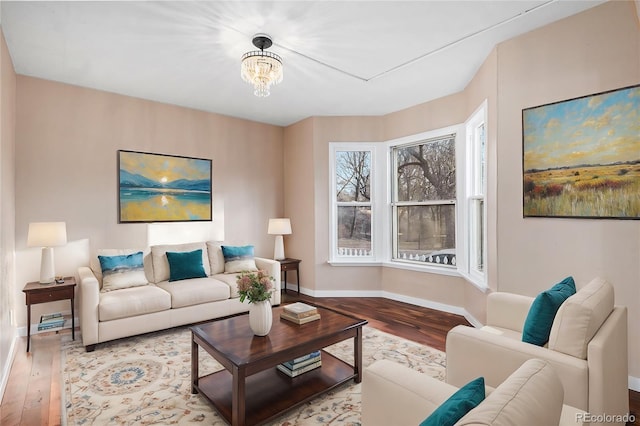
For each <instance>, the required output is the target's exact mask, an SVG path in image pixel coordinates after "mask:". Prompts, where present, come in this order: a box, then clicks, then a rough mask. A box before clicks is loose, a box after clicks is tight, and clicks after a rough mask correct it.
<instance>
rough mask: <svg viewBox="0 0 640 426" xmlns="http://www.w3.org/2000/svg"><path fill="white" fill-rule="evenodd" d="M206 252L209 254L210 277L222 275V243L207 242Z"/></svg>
mask: <svg viewBox="0 0 640 426" xmlns="http://www.w3.org/2000/svg"><path fill="white" fill-rule="evenodd" d="M207 252H208V253H209V264H210V265H209V266H210V267H211V275H215V274H222V273H224V255H223V254H222V243H221V242H219V241H207Z"/></svg>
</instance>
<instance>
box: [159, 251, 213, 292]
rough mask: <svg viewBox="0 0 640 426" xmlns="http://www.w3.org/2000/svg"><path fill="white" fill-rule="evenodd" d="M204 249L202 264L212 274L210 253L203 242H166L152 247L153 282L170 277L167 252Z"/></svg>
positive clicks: (205, 270) (166, 279) (208, 273)
mask: <svg viewBox="0 0 640 426" xmlns="http://www.w3.org/2000/svg"><path fill="white" fill-rule="evenodd" d="M194 250H202V266H203V267H204V272H205V273H206V274H207V276H209V275H211V267H210V266H209V255H208V253H207V245H206V244H205V243H204V242H201V243H186V244H165V245H157V246H152V247H151V261H152V263H153V282H154V283H159V282H162V281H168V280H169V277H170V275H171V274H170V270H169V261H168V260H167V254H166V253H167V252H168V251H171V252H177V253H182V252H186V251H194Z"/></svg>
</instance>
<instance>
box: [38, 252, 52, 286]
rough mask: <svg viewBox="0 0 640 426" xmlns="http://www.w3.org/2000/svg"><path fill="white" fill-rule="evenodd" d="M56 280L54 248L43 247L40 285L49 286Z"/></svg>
mask: <svg viewBox="0 0 640 426" xmlns="http://www.w3.org/2000/svg"><path fill="white" fill-rule="evenodd" d="M55 280H56V274H55V272H54V267H53V247H42V258H41V259H40V284H49V283H52V282H54V281H55Z"/></svg>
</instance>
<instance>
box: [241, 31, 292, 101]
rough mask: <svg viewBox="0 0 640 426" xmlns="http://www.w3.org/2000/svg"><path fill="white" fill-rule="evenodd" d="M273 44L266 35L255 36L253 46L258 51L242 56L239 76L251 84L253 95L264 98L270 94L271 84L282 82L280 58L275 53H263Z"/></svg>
mask: <svg viewBox="0 0 640 426" xmlns="http://www.w3.org/2000/svg"><path fill="white" fill-rule="evenodd" d="M272 44H273V42H272V41H271V38H270V37H269V36H268V35H266V34H256V35H255V36H254V37H253V45H254V46H255V47H257V48H258V49H260V50H254V51H252V52H247V53H245V54H244V55H242V65H241V69H240V75H241V76H242V79H243V80H244V81H246V82H247V83H251V84H253V88H254V90H253V94H254V95H256V96H258V97H261V98H264V97H267V96H269V94H270V93H271V92H270V91H269V89H270V88H271V85H272V84H278V83H280V82H281V81H282V70H283V68H282V58H281V57H280V56H278V55H276V54H275V53H271V52H265V51H264V49H268V48H269V47H271V45H272Z"/></svg>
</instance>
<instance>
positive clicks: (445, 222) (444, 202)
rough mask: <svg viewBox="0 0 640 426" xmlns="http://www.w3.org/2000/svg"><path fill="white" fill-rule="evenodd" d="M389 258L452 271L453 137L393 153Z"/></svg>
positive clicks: (453, 260) (454, 174)
mask: <svg viewBox="0 0 640 426" xmlns="http://www.w3.org/2000/svg"><path fill="white" fill-rule="evenodd" d="M393 157H394V164H395V166H396V173H395V178H394V182H393V183H394V202H393V209H394V221H395V223H394V231H395V232H394V238H395V245H394V258H395V259H401V260H409V261H418V262H431V263H439V264H443V265H455V249H456V245H455V198H456V161H455V160H456V158H455V135H449V136H447V137H444V138H438V139H432V140H429V141H422V142H419V143H417V144H414V145H409V146H399V147H395V148H393Z"/></svg>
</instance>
